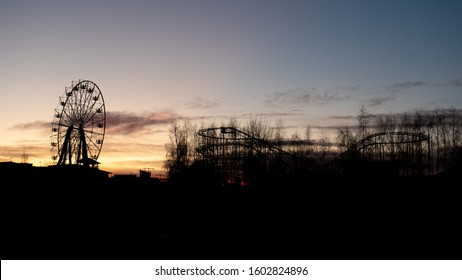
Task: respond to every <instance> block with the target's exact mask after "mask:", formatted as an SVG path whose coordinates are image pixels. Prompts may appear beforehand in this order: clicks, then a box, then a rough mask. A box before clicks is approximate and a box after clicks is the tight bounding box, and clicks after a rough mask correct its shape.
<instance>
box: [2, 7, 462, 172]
mask: <svg viewBox="0 0 462 280" xmlns="http://www.w3.org/2000/svg"><path fill="white" fill-rule="evenodd" d="M461 15H462V1H447V0H435V1H425V0H419V1H408V0H399V1H395V0H387V1H378V0H377V1H372V0H371V1H347V0H338V1H336V0H319V1H312V0H304V1H293V0H292V1H291V0H279V1H273V0H264V1H263V0H245V1H241V0H208V1H205V0H189V1H186V0H183V1H179V0H166V1H156V0H145V1H141V0H131V1H106V0H95V1H91V0H79V1H75V0H74V1H67V0H61V1H58V0H44V1H33V0H30V1H23V0H12V1H5V0H0V58H1V60H0V97H1V101H0V118H1V122H0V135H1V137H0V161H10V160H11V161H15V162H21V161H22V160H23V155H27V161H28V162H31V163H33V164H34V165H38V166H42V165H48V164H51V163H52V161H51V153H50V136H51V121H52V119H53V112H54V109H55V107H57V105H58V101H59V97H60V96H61V95H62V94H63V93H64V90H65V87H68V86H70V85H71V83H72V81H76V80H79V79H87V80H91V81H93V82H95V83H96V84H97V85H98V86H99V88H100V89H101V91H102V94H103V96H104V99H105V103H106V111H107V129H106V135H105V143H104V145H103V148H102V151H101V154H100V157H99V159H98V160H99V161H100V162H101V165H100V168H101V169H104V170H107V171H110V172H113V173H114V174H122V173H123V174H128V173H131V174H137V173H138V171H139V169H144V168H154V172H156V171H157V172H159V171H161V170H162V163H163V161H164V159H165V148H164V147H165V144H166V143H167V142H168V133H167V130H168V127H169V123H170V122H171V121H172V120H175V119H180V118H186V119H191V120H192V121H194V122H197V123H199V122H200V123H205V124H210V123H212V122H214V123H215V124H218V125H219V124H221V123H222V122H227V121H228V120H229V119H231V118H237V119H238V120H239V121H240V122H241V123H245V122H246V120H248V118H249V117H251V116H260V117H264V118H265V120H267V121H268V122H270V123H275V122H276V120H278V119H282V120H283V121H284V123H285V125H286V126H287V127H288V128H289V129H290V130H291V131H300V133H303V130H304V127H306V126H307V125H310V126H312V127H313V128H314V131H313V132H314V134H315V135H316V133H319V131H321V132H322V131H327V130H328V129H329V127H336V126H339V125H344V124H349V123H351V122H352V121H355V116H356V115H357V113H358V111H359V108H360V107H361V106H362V105H365V106H367V109H368V111H369V112H370V113H373V114H381V113H386V114H387V113H401V112H404V111H412V110H415V109H434V108H449V107H455V108H462V16H461ZM316 129H318V130H316ZM287 136H290V135H287ZM314 137H316V136H314Z"/></svg>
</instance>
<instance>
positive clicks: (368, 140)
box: [164, 106, 462, 185]
mask: <svg viewBox="0 0 462 280" xmlns="http://www.w3.org/2000/svg"><path fill="white" fill-rule="evenodd" d="M357 121H358V123H357V125H350V126H339V127H338V128H337V129H336V130H337V131H336V135H335V136H334V137H333V139H331V138H330V137H329V136H328V135H327V134H325V133H323V134H322V135H321V136H320V138H319V139H313V138H312V132H311V128H310V126H307V127H306V129H305V131H304V135H303V136H301V135H300V133H298V132H295V133H293V134H292V135H291V136H290V137H287V136H285V134H284V131H285V127H284V123H283V121H282V120H278V121H277V123H276V125H274V126H271V125H270V124H269V123H268V122H266V121H265V120H263V119H261V118H258V117H251V118H249V120H248V122H247V123H246V124H244V125H241V124H239V122H238V121H237V120H236V119H231V120H230V121H229V123H223V124H222V125H221V126H217V125H215V124H211V125H210V126H209V127H204V126H203V125H202V127H201V128H200V129H198V128H197V126H196V125H195V124H193V123H192V122H190V121H188V120H184V121H183V122H173V123H172V124H171V127H170V130H169V132H170V133H169V136H170V142H169V143H168V144H167V145H166V150H167V155H166V161H165V164H164V168H165V170H166V171H167V173H168V177H169V178H170V179H171V180H182V178H183V179H184V178H186V177H188V176H192V175H193V174H195V176H196V177H199V178H200V179H202V181H203V182H204V183H206V182H207V180H210V179H213V180H218V181H221V183H237V184H248V185H259V184H262V183H263V184H266V183H265V182H262V180H267V179H268V178H271V179H270V180H273V179H274V178H275V177H278V178H284V179H287V178H291V177H297V178H298V179H300V180H310V179H311V178H312V176H320V175H329V176H355V177H361V176H365V177H367V176H368V175H369V176H371V175H374V176H382V177H383V176H422V175H437V174H440V175H441V174H451V173H457V170H460V168H461V162H462V110H460V109H455V108H450V109H434V110H431V111H428V110H415V111H413V112H406V113H402V114H389V115H372V114H370V113H369V112H368V111H367V109H366V108H365V107H364V106H363V107H361V109H360V112H359V113H358V116H357ZM199 178H198V179H199ZM186 180H190V179H189V178H188V179H186Z"/></svg>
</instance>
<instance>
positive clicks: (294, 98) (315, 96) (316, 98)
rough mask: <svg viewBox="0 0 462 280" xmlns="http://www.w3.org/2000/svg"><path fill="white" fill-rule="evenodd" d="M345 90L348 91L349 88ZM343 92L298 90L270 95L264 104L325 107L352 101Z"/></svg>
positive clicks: (336, 90)
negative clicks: (337, 102)
mask: <svg viewBox="0 0 462 280" xmlns="http://www.w3.org/2000/svg"><path fill="white" fill-rule="evenodd" d="M343 89H344V90H346V89H347V88H343ZM351 89H352V88H351ZM351 89H348V90H351ZM355 90H356V88H355ZM342 92H343V91H341V90H340V88H336V89H335V90H327V91H323V92H321V91H320V90H319V89H317V88H310V89H302V88H296V89H289V90H286V91H283V92H275V93H273V94H270V95H269V96H268V98H267V99H266V100H265V102H264V103H265V105H267V106H271V107H273V106H277V105H296V106H298V105H325V104H329V103H332V102H336V101H345V100H348V99H350V96H349V95H342V94H341V93H342Z"/></svg>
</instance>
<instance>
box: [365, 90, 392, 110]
mask: <svg viewBox="0 0 462 280" xmlns="http://www.w3.org/2000/svg"><path fill="white" fill-rule="evenodd" d="M397 96H398V92H395V91H392V92H390V93H388V95H387V96H379V97H373V98H369V99H366V100H365V101H364V102H365V103H367V105H368V106H371V107H374V106H380V105H384V104H387V103H388V102H390V101H394V100H395V99H396V97H397Z"/></svg>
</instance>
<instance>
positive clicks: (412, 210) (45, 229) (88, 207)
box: [0, 176, 462, 259]
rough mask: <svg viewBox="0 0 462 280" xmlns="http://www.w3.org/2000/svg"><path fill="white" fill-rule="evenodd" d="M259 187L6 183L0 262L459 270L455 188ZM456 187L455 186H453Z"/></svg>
mask: <svg viewBox="0 0 462 280" xmlns="http://www.w3.org/2000/svg"><path fill="white" fill-rule="evenodd" d="M458 178H459V179H457V178H456V177H437V176H435V177H416V178H389V179H386V178H385V179H384V178H381V179H374V178H364V177H362V178H329V177H319V178H313V179H312V180H310V181H304V182H299V181H297V180H292V181H290V180H283V181H282V180H281V181H272V182H267V183H266V184H264V185H261V186H259V187H236V186H227V187H224V186H208V187H204V186H198V185H197V182H196V183H195V184H186V183H181V184H176V185H171V184H166V183H158V182H151V181H141V180H131V181H130V180H128V181H124V182H116V181H114V180H108V179H105V180H103V179H95V178H80V177H78V178H67V177H65V176H64V177H59V178H58V177H56V178H55V177H53V178H19V179H18V178H17V180H16V181H15V182H13V183H7V184H3V183H2V187H1V205H2V206H1V207H2V229H1V233H2V235H1V241H0V242H1V243H0V252H1V253H0V254H1V258H2V259H461V258H462V256H461V254H462V253H461V252H462V250H461V249H462V242H461V235H460V233H461V231H460V229H459V224H460V219H461V213H462V212H461V208H460V203H461V196H460V194H459V192H460V191H459V189H460V186H459V185H458V184H459V183H460V177H458ZM454 179H456V180H457V181H454Z"/></svg>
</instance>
